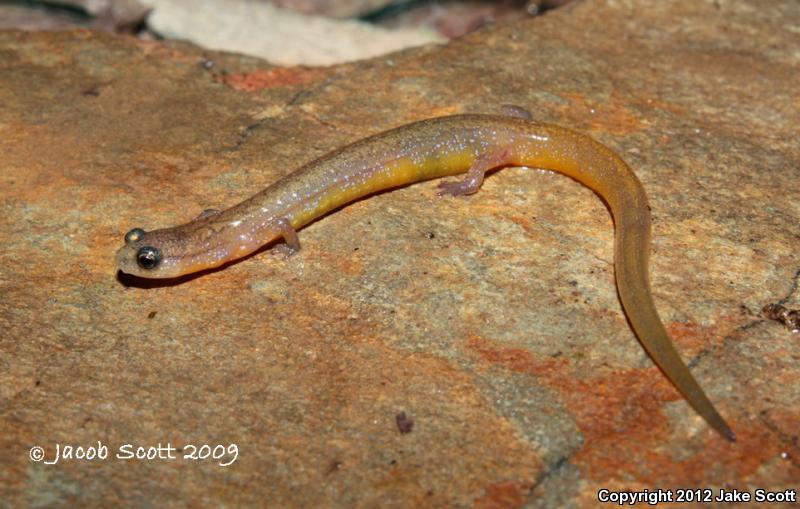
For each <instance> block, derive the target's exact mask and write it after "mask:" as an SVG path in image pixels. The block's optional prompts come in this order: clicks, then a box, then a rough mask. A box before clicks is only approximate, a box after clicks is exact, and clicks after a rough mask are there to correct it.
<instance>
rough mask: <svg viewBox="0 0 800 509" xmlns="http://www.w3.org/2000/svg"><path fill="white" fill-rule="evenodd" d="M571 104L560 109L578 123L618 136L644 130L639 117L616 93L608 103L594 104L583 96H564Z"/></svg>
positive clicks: (613, 93) (612, 94)
mask: <svg viewBox="0 0 800 509" xmlns="http://www.w3.org/2000/svg"><path fill="white" fill-rule="evenodd" d="M563 96H564V97H565V98H566V99H568V100H569V103H568V104H567V105H566V106H564V107H562V108H560V109H561V110H562V113H564V114H565V115H566V116H568V117H570V118H574V119H575V120H576V123H579V124H580V123H583V124H585V125H588V127H589V129H591V130H599V131H603V132H607V133H610V134H613V135H616V136H623V135H626V134H630V133H632V132H636V131H639V130H641V129H643V128H644V126H643V125H642V122H641V121H640V120H639V118H638V117H637V115H636V114H635V113H634V112H632V111H631V110H630V109H629V108H628V107H627V104H628V103H627V101H624V100H622V99H621V98H620V97H619V95H618V94H617V93H616V92H612V93H611V97H610V98H609V99H610V100H609V101H608V102H606V103H594V102H592V101H590V100H589V99H587V98H586V97H584V96H583V95H581V94H577V93H575V94H563Z"/></svg>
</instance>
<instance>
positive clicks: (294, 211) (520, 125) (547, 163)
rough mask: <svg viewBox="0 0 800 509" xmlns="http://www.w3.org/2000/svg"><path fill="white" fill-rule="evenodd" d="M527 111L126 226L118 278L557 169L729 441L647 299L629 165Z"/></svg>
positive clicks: (373, 140) (643, 212) (625, 302)
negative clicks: (385, 207)
mask: <svg viewBox="0 0 800 509" xmlns="http://www.w3.org/2000/svg"><path fill="white" fill-rule="evenodd" d="M527 116H528V115H527V114H526V113H525V112H524V110H520V109H517V110H514V109H511V110H509V111H508V112H507V114H505V115H453V116H446V117H438V118H431V119H428V120H422V121H419V122H414V123H411V124H407V125H404V126H401V127H398V128H395V129H392V130H389V131H386V132H383V133H381V134H377V135H375V136H371V137H368V138H365V139H362V140H360V141H357V142H355V143H353V144H351V145H348V146H345V147H343V148H340V149H338V150H336V151H334V152H331V153H329V154H327V155H325V156H323V157H321V158H319V159H317V160H315V161H312V162H310V163H307V164H306V165H304V166H302V167H300V168H299V169H298V170H296V171H294V172H292V173H290V174H288V175H286V176H285V177H283V178H281V179H280V180H278V181H277V182H275V183H274V184H272V185H270V186H269V187H267V188H266V189H264V190H262V191H261V192H259V193H257V194H256V195H254V196H252V197H251V198H249V199H247V200H245V201H243V202H241V203H239V204H238V205H234V206H233V207H231V208H229V209H227V210H224V211H218V210H207V211H204V212H203V213H202V214H200V215H199V216H198V217H197V218H195V219H194V220H192V221H190V222H188V223H186V224H183V225H180V226H175V227H172V228H164V229H158V230H152V231H144V230H143V229H141V228H134V229H132V230H130V231H129V232H128V233H127V234H126V235H125V245H123V246H122V247H121V248H120V249H119V251H117V256H116V259H117V265H118V268H119V270H120V271H122V272H125V273H128V274H132V275H135V276H139V277H144V278H174V277H178V276H182V275H185V274H189V273H193V272H197V271H202V270H206V269H210V268H213V267H218V266H220V265H222V264H225V263H227V262H230V261H232V260H236V259H238V258H241V257H243V256H246V255H248V254H250V253H252V252H254V251H256V250H258V249H259V248H260V247H262V246H263V245H265V244H267V243H269V242H271V241H273V240H276V239H280V238H282V239H283V240H284V241H285V246H286V247H287V249H289V250H290V251H292V252H293V251H296V250H298V249H299V248H300V241H299V239H298V236H297V230H298V229H299V228H301V227H302V226H304V225H306V224H308V223H309V222H311V221H313V220H314V219H316V218H319V217H320V216H322V215H324V214H326V213H328V212H330V211H332V210H335V209H337V208H339V207H341V206H343V205H345V204H347V203H349V202H352V201H354V200H356V199H358V198H361V197H363V196H366V195H370V194H373V193H376V192H378V191H381V190H384V189H389V188H393V187H397V186H403V185H406V184H410V183H413V182H418V181H421V180H428V179H434V178H439V177H446V176H451V175H456V174H461V173H465V172H466V175H465V177H464V178H463V179H462V180H460V181H443V182H441V183H440V184H439V191H438V194H439V195H451V196H459V195H468V194H472V193H474V192H476V191H477V190H478V189H479V188H480V187H481V183H482V182H483V178H484V174H485V173H486V172H487V171H488V170H491V169H494V168H499V167H505V166H529V167H538V168H543V169H548V170H554V171H556V172H560V173H562V174H565V175H567V176H570V177H572V178H574V179H575V180H577V181H579V182H581V183H582V184H584V185H586V186H587V187H589V188H590V189H592V190H594V191H595V192H596V193H597V194H598V195H600V196H601V197H602V198H603V199H604V200H605V202H606V204H607V206H608V208H609V209H610V211H611V214H612V216H613V219H614V224H615V240H614V272H615V277H616V283H617V290H618V293H619V297H620V301H621V302H622V306H623V309H624V311H625V313H626V315H627V317H628V319H629V321H630V324H631V326H632V328H633V330H634V332H635V333H636V335H637V337H638V338H639V340H640V341H641V343H642V345H643V346H644V348H645V350H646V351H647V352H648V353H649V354H650V356H651V357H652V359H653V360H654V361H655V363H656V364H657V365H658V366H659V367H660V368H661V370H662V371H663V372H664V374H665V375H666V376H667V378H668V379H669V380H670V381H671V382H672V383H673V384H674V385H675V386H676V387H677V388H678V390H679V391H680V392H681V393H682V394H683V396H684V397H685V398H686V399H687V400H688V402H689V403H690V404H691V405H692V406H693V407H694V409H695V410H696V411H697V412H698V413H699V414H700V415H701V416H702V417H703V418H704V419H705V420H706V421H707V422H708V424H709V425H711V427H713V428H714V429H715V430H717V431H718V432H719V433H721V434H722V435H723V436H724V437H726V438H728V439H729V440H731V441H734V440H735V435H734V433H733V431H732V430H731V428H730V427H729V426H728V424H727V423H726V422H725V420H724V419H723V418H722V417H721V416H720V414H719V413H718V412H717V410H716V409H715V408H714V406H713V404H712V403H711V402H710V401H709V399H708V397H707V396H706V394H705V393H704V392H703V390H702V389H701V388H700V386H699V385H698V383H697V381H696V380H695V379H694V377H693V376H692V374H691V372H690V371H689V369H688V368H687V367H686V364H684V362H683V361H682V360H681V358H680V356H679V355H678V352H677V351H676V349H675V347H674V345H673V343H672V341H671V340H670V338H669V336H668V335H667V332H666V330H665V328H664V325H663V324H662V322H661V319H660V318H659V315H658V312H657V311H656V307H655V304H654V303H653V298H652V295H651V291H650V281H649V274H648V256H649V252H650V208H649V206H648V202H647V196H646V195H645V190H644V188H643V186H642V184H641V182H640V181H639V179H638V178H637V177H636V175H635V174H634V173H633V171H632V170H631V169H630V168H629V167H628V165H627V164H625V162H624V161H623V160H622V159H621V158H620V157H619V156H618V155H617V154H615V153H614V152H613V151H611V150H610V149H608V148H607V147H605V146H604V145H602V144H600V143H599V142H597V141H595V140H594V139H592V138H590V137H588V136H586V135H583V134H580V133H577V132H575V131H572V130H569V129H565V128H562V127H558V126H555V125H549V124H543V123H537V122H532V121H530V120H529V118H526V117H527Z"/></svg>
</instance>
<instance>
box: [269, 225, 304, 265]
mask: <svg viewBox="0 0 800 509" xmlns="http://www.w3.org/2000/svg"><path fill="white" fill-rule="evenodd" d="M274 224H275V227H276V228H277V229H278V232H279V233H280V234H281V236H282V237H283V242H284V243H283V244H278V245H277V246H275V249H277V250H278V251H280V252H281V253H283V254H284V255H286V256H287V257H289V256H292V255H293V254H295V253H297V252H298V251H300V239H299V238H298V237H297V230H295V229H294V228H293V227H292V224H291V223H290V222H289V220H288V219H286V218H285V217H281V218H278V219H276V220H275V222H274Z"/></svg>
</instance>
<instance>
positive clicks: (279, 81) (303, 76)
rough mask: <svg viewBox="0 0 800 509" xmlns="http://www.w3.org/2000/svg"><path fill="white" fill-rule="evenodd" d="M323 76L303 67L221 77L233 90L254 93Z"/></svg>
mask: <svg viewBox="0 0 800 509" xmlns="http://www.w3.org/2000/svg"><path fill="white" fill-rule="evenodd" d="M325 74H326V73H325V72H323V71H321V70H318V69H307V68H305V67H278V68H275V69H258V70H256V71H253V72H250V73H243V74H231V75H230V76H225V77H223V78H222V81H223V82H224V83H225V84H226V85H228V86H229V87H231V88H232V89H234V90H239V91H241V92H256V91H258V90H263V89H265V88H277V87H283V86H288V85H300V84H303V83H310V82H312V81H315V80H317V79H319V78H320V77H321V76H323V75H325Z"/></svg>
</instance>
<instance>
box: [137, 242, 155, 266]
mask: <svg viewBox="0 0 800 509" xmlns="http://www.w3.org/2000/svg"><path fill="white" fill-rule="evenodd" d="M160 261H161V251H160V250H159V249H158V248H155V247H150V246H144V247H140V248H139V251H137V252H136V263H138V264H139V267H141V268H143V269H147V270H150V269H153V268H155V266H156V265H158V262H160Z"/></svg>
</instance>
